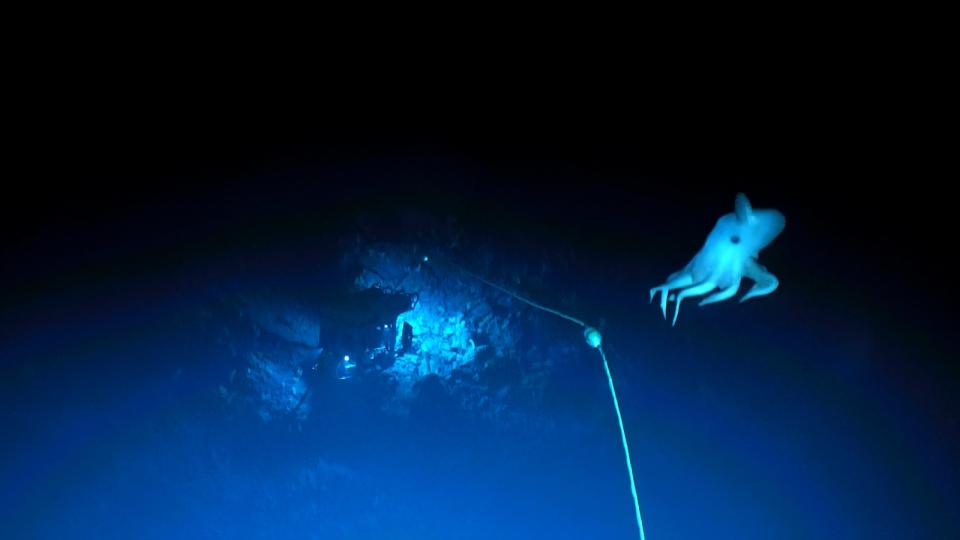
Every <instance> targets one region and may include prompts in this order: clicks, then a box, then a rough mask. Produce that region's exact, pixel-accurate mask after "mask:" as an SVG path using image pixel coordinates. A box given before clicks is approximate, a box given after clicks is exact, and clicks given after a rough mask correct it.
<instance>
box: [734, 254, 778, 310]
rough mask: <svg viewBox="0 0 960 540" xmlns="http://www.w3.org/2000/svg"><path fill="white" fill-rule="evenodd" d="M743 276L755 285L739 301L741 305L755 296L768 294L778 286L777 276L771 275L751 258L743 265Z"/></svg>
mask: <svg viewBox="0 0 960 540" xmlns="http://www.w3.org/2000/svg"><path fill="white" fill-rule="evenodd" d="M743 275H744V276H746V277H748V278H750V279H752V280H753V281H754V282H755V283H754V284H753V287H751V288H750V290H749V291H747V294H745V295H743V297H742V298H741V299H740V302H741V303H742V302H746V301H747V300H749V299H751V298H756V297H757V296H764V295H767V294H770V293H772V292H773V291H775V290H777V287H778V286H780V280H778V279H777V276H775V275H773V274H771V273H770V271H769V270H767V269H766V268H764V267H763V265H762V264H760V263H758V262H757V260H756V259H753V258H750V259H747V261H746V263H745V264H744V266H743Z"/></svg>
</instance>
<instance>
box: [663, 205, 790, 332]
mask: <svg viewBox="0 0 960 540" xmlns="http://www.w3.org/2000/svg"><path fill="white" fill-rule="evenodd" d="M785 223H786V222H785V220H784V217H783V214H781V213H780V212H778V211H776V210H773V209H754V208H753V207H751V206H750V201H749V200H748V199H747V196H746V195H744V194H743V193H738V194H737V199H736V202H735V204H734V212H733V213H731V214H726V215H724V216H722V217H721V218H720V219H719V220H717V224H716V225H715V226H714V227H713V230H712V231H710V234H709V235H708V236H707V241H706V242H705V243H704V244H703V247H702V248H700V251H699V252H698V253H697V254H696V255H695V256H694V257H693V260H692V261H690V263H689V264H687V266H685V267H684V268H683V269H682V270H680V271H679V272H674V273H673V274H671V275H670V277H668V278H667V282H666V283H664V284H663V285H660V286H657V287H654V288H652V289H650V301H651V302H653V299H654V298H655V297H656V295H657V293H658V292H659V293H660V295H661V296H660V310H661V311H662V312H663V318H664V319H666V318H667V300H668V299H669V300H674V296H675V297H676V301H675V303H676V306H675V307H674V311H673V325H674V326H676V324H677V317H678V316H679V315H680V302H682V301H683V299H684V298H687V297H691V296H701V295H704V294H707V293H708V292H711V291H713V290H714V289H716V288H719V289H720V290H719V291H717V292H715V293H713V294H711V295H710V296H708V297H706V298H704V299H703V300H701V301H700V305H701V306H704V305H707V304H712V303H714V302H720V301H723V300H727V299H729V298H730V297H732V296H733V295H735V294H737V291H738V290H739V289H740V281H741V279H743V278H744V277H748V278H750V279H752V280H753V281H754V282H755V283H754V284H753V287H752V288H751V289H750V290H749V291H748V292H747V294H745V295H743V297H742V298H741V299H740V302H744V301H746V300H749V299H751V298H754V297H757V296H763V295H766V294H770V293H772V292H773V291H775V290H776V289H777V286H778V285H779V284H780V282H779V281H778V280H777V277H776V276H774V275H773V274H771V273H770V272H769V271H768V270H767V269H766V268H764V267H763V266H762V265H761V264H760V263H759V262H757V257H758V255H759V253H760V250H761V249H763V248H765V247H767V246H768V245H770V242H773V240H774V239H775V238H776V237H777V236H778V235H779V234H780V233H781V232H782V231H783V227H784V225H785ZM672 289H678V292H676V294H675V295H674V294H673V293H671V292H670V291H671V290H672Z"/></svg>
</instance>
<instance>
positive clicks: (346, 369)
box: [337, 354, 357, 381]
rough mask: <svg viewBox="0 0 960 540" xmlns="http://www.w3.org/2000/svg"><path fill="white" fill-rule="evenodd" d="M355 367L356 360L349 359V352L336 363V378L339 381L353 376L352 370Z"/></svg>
mask: <svg viewBox="0 0 960 540" xmlns="http://www.w3.org/2000/svg"><path fill="white" fill-rule="evenodd" d="M356 368H357V362H356V361H354V360H351V359H350V355H349V354H345V355H344V356H343V360H340V363H338V364H337V378H338V379H340V380H341V381H345V380H347V379H352V378H353V372H354V371H355V370H356Z"/></svg>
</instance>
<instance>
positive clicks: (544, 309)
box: [450, 262, 587, 328]
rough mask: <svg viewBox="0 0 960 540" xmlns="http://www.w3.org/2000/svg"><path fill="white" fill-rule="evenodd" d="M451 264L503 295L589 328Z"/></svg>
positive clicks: (577, 320) (578, 321) (581, 322)
mask: <svg viewBox="0 0 960 540" xmlns="http://www.w3.org/2000/svg"><path fill="white" fill-rule="evenodd" d="M450 264H453V265H454V266H456V267H457V269H458V270H460V271H461V272H463V273H464V274H466V275H468V276H470V277H472V278H473V279H476V280H478V281H482V282H484V283H486V284H487V285H489V286H491V287H493V288H494V289H496V290H498V291H500V292H502V293H504V294H508V295H510V296H512V297H514V298H516V299H517V300H520V301H521V302H524V303H527V304H529V305H531V306H533V307H535V308H537V309H539V310H543V311H546V312H547V313H553V314H554V315H556V316H557V317H563V318H564V319H566V320H568V321H570V322H573V323H576V324H579V325H580V326H582V327H584V328H586V327H587V323H585V322H583V321H581V320H580V319H575V318H573V317H571V316H569V315H567V314H566V313H561V312H559V311H557V310H555V309H551V308H548V307H547V306H544V305H541V304H538V303H536V302H534V301H533V300H530V299H528V298H524V297H522V296H520V295H519V294H517V293H515V292H513V291H511V290H510V289H507V288H506V287H502V286H500V285H497V284H496V283H494V282H492V281H489V280H487V279H485V278H483V277H481V276H478V275H476V274H474V273H472V272H470V271H468V270H466V269H465V268H463V267H461V266H459V265H457V264H456V263H453V262H451V263H450Z"/></svg>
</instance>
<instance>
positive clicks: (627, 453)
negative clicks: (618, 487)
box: [597, 347, 646, 540]
mask: <svg viewBox="0 0 960 540" xmlns="http://www.w3.org/2000/svg"><path fill="white" fill-rule="evenodd" d="M597 350H598V351H600V357H601V358H603V369H604V371H606V372H607V382H608V383H610V396H612V397H613V408H614V409H616V411H617V422H618V423H619V424H620V440H622V441H623V454H624V456H625V457H626V458H627V472H628V473H629V474H630V494H631V495H633V509H634V510H635V511H636V513H637V527H638V528H639V529H640V540H646V536H645V535H644V534H643V518H642V517H640V499H639V498H637V482H636V480H634V478H633V463H631V461H630V447H629V446H627V432H626V430H625V429H624V428H623V416H621V415H620V401H619V400H617V391H616V390H615V389H614V388H613V375H611V374H610V364H608V363H607V355H606V354H604V352H603V347H597Z"/></svg>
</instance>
